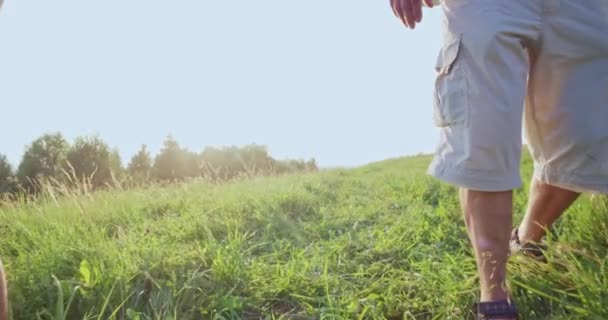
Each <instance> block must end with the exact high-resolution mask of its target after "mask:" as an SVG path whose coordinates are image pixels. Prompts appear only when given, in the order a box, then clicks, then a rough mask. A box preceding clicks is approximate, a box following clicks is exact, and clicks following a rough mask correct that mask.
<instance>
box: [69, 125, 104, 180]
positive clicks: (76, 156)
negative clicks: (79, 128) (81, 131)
mask: <svg viewBox="0 0 608 320" xmlns="http://www.w3.org/2000/svg"><path fill="white" fill-rule="evenodd" d="M67 159H68V162H69V163H70V165H71V167H72V169H73V174H74V175H75V177H76V178H77V179H78V180H79V181H87V182H89V183H90V184H91V185H92V186H93V187H94V188H99V187H103V186H106V185H108V184H110V183H111V182H112V173H111V166H112V158H111V153H110V148H109V147H108V145H107V144H106V143H105V142H104V141H103V140H102V139H101V138H99V137H97V136H92V137H79V138H77V139H76V141H75V142H74V145H73V146H72V148H70V151H69V152H68V156H67Z"/></svg>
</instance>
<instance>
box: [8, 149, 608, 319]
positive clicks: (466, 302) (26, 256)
mask: <svg viewBox="0 0 608 320" xmlns="http://www.w3.org/2000/svg"><path fill="white" fill-rule="evenodd" d="M428 161H429V159H428V158H427V157H411V158H403V159H393V160H388V161H384V162H379V163H374V164H370V165H368V166H365V167H361V168H357V169H352V170H331V171H321V172H318V173H312V174H300V175H297V174H296V175H290V176H281V177H267V178H256V179H253V180H245V181H240V182H233V183H228V184H223V185H211V184H203V183H196V184H188V185H183V186H176V187H171V188H168V187H164V188H161V187H158V188H150V189H145V190H129V191H121V190H115V191H104V192H97V193H94V194H85V195H76V194H74V195H72V196H70V197H68V198H62V199H53V198H52V197H48V199H47V200H45V201H43V202H41V203H38V204H28V205H24V204H22V205H19V206H15V207H14V208H8V207H4V208H0V222H1V224H0V232H1V236H0V257H2V259H3V260H4V262H5V265H6V268H7V273H8V276H9V282H10V295H11V304H12V314H13V318H14V319H36V318H37V317H39V318H40V319H142V320H143V319H273V318H276V319H281V318H282V319H470V318H471V313H470V312H469V309H470V305H471V303H472V302H473V301H474V300H475V299H476V295H477V291H476V278H475V269H474V262H473V258H472V255H471V252H470V250H469V246H468V242H467V238H466V234H465V229H464V224H463V222H462V219H461V216H460V212H459V207H458V203H457V201H456V200H457V199H456V192H455V191H456V190H455V189H454V188H452V187H449V186H447V185H442V184H440V183H438V182H436V181H434V180H433V179H431V178H429V177H427V176H426V175H425V173H424V171H425V169H426V166H427V164H428ZM524 162H525V165H524V169H523V171H524V176H525V178H526V179H527V178H528V177H529V175H530V170H531V167H530V163H529V160H526V161H524ZM526 193H527V190H526V188H523V189H522V190H518V191H517V195H516V201H515V208H516V212H517V214H516V220H519V218H520V217H521V212H522V211H523V209H524V208H525V202H526V196H525V195H526ZM552 238H554V239H550V240H549V244H550V246H551V248H552V249H551V250H550V252H549V258H550V260H551V262H550V264H548V265H545V266H540V265H537V264H535V263H533V262H530V261H527V260H525V259H524V258H521V257H515V258H514V259H512V262H511V263H510V272H511V274H512V277H511V280H512V281H511V282H510V285H511V286H512V288H513V290H514V293H515V298H516V301H517V303H518V304H519V306H520V308H521V309H522V311H526V312H528V313H529V314H528V315H525V316H524V319H608V309H607V308H606V307H605V306H606V305H608V262H607V261H608V260H607V259H606V256H607V253H608V208H607V207H606V202H602V201H601V199H598V198H596V199H592V198H590V197H585V198H583V199H581V200H579V202H577V204H576V205H575V206H574V207H573V208H572V209H571V210H570V211H569V213H568V214H567V216H566V217H565V218H564V219H563V220H562V221H560V223H559V224H558V225H557V226H556V228H555V232H554V234H553V236H552Z"/></svg>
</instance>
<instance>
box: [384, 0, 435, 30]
mask: <svg viewBox="0 0 608 320" xmlns="http://www.w3.org/2000/svg"><path fill="white" fill-rule="evenodd" d="M423 2H424V4H425V5H426V6H428V7H429V8H432V7H433V0H391V8H393V13H394V14H395V16H397V18H399V19H401V21H402V22H403V24H404V25H405V26H406V27H408V28H410V29H414V28H416V23H419V22H420V21H422V3H423Z"/></svg>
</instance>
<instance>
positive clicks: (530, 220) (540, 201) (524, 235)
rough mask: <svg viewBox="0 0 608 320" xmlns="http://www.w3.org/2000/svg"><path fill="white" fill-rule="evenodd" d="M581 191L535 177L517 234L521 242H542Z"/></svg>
mask: <svg viewBox="0 0 608 320" xmlns="http://www.w3.org/2000/svg"><path fill="white" fill-rule="evenodd" d="M579 195H580V193H578V192H574V191H570V190H566V189H561V188H558V187H555V186H552V185H549V184H546V183H542V182H540V181H538V180H535V179H533V180H532V182H531V185H530V195H529V200H528V201H529V204H528V210H527V211H526V215H525V216H524V219H523V220H522V222H521V224H520V225H519V229H518V232H517V235H518V236H519V241H520V242H521V243H526V242H533V243H534V242H540V240H541V239H542V238H543V237H544V236H545V233H546V231H547V230H548V228H550V227H551V225H553V223H554V222H555V221H556V220H557V219H558V218H559V217H560V216H561V215H562V214H563V213H564V211H565V210H566V209H568V207H570V205H572V203H574V201H575V200H576V199H577V198H578V196H579Z"/></svg>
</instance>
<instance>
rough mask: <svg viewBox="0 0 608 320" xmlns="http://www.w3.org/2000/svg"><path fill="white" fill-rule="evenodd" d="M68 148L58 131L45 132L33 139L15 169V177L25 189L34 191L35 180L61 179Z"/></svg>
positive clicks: (35, 188)
mask: <svg viewBox="0 0 608 320" xmlns="http://www.w3.org/2000/svg"><path fill="white" fill-rule="evenodd" d="M68 148H69V144H68V142H67V141H66V140H65V139H64V138H63V136H62V135H61V133H59V132H57V133H47V134H44V135H43V136H41V137H40V138H38V139H36V140H34V142H32V144H31V145H30V146H29V147H28V148H27V149H26V151H25V154H24V155H23V160H21V164H19V169H18V170H17V177H18V179H19V181H20V182H21V184H22V185H23V186H24V187H25V188H26V190H29V191H36V190H37V186H38V184H37V183H36V181H37V180H40V179H48V178H53V179H57V180H62V178H63V177H64V174H63V169H64V168H65V164H66V157H67V151H68Z"/></svg>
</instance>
